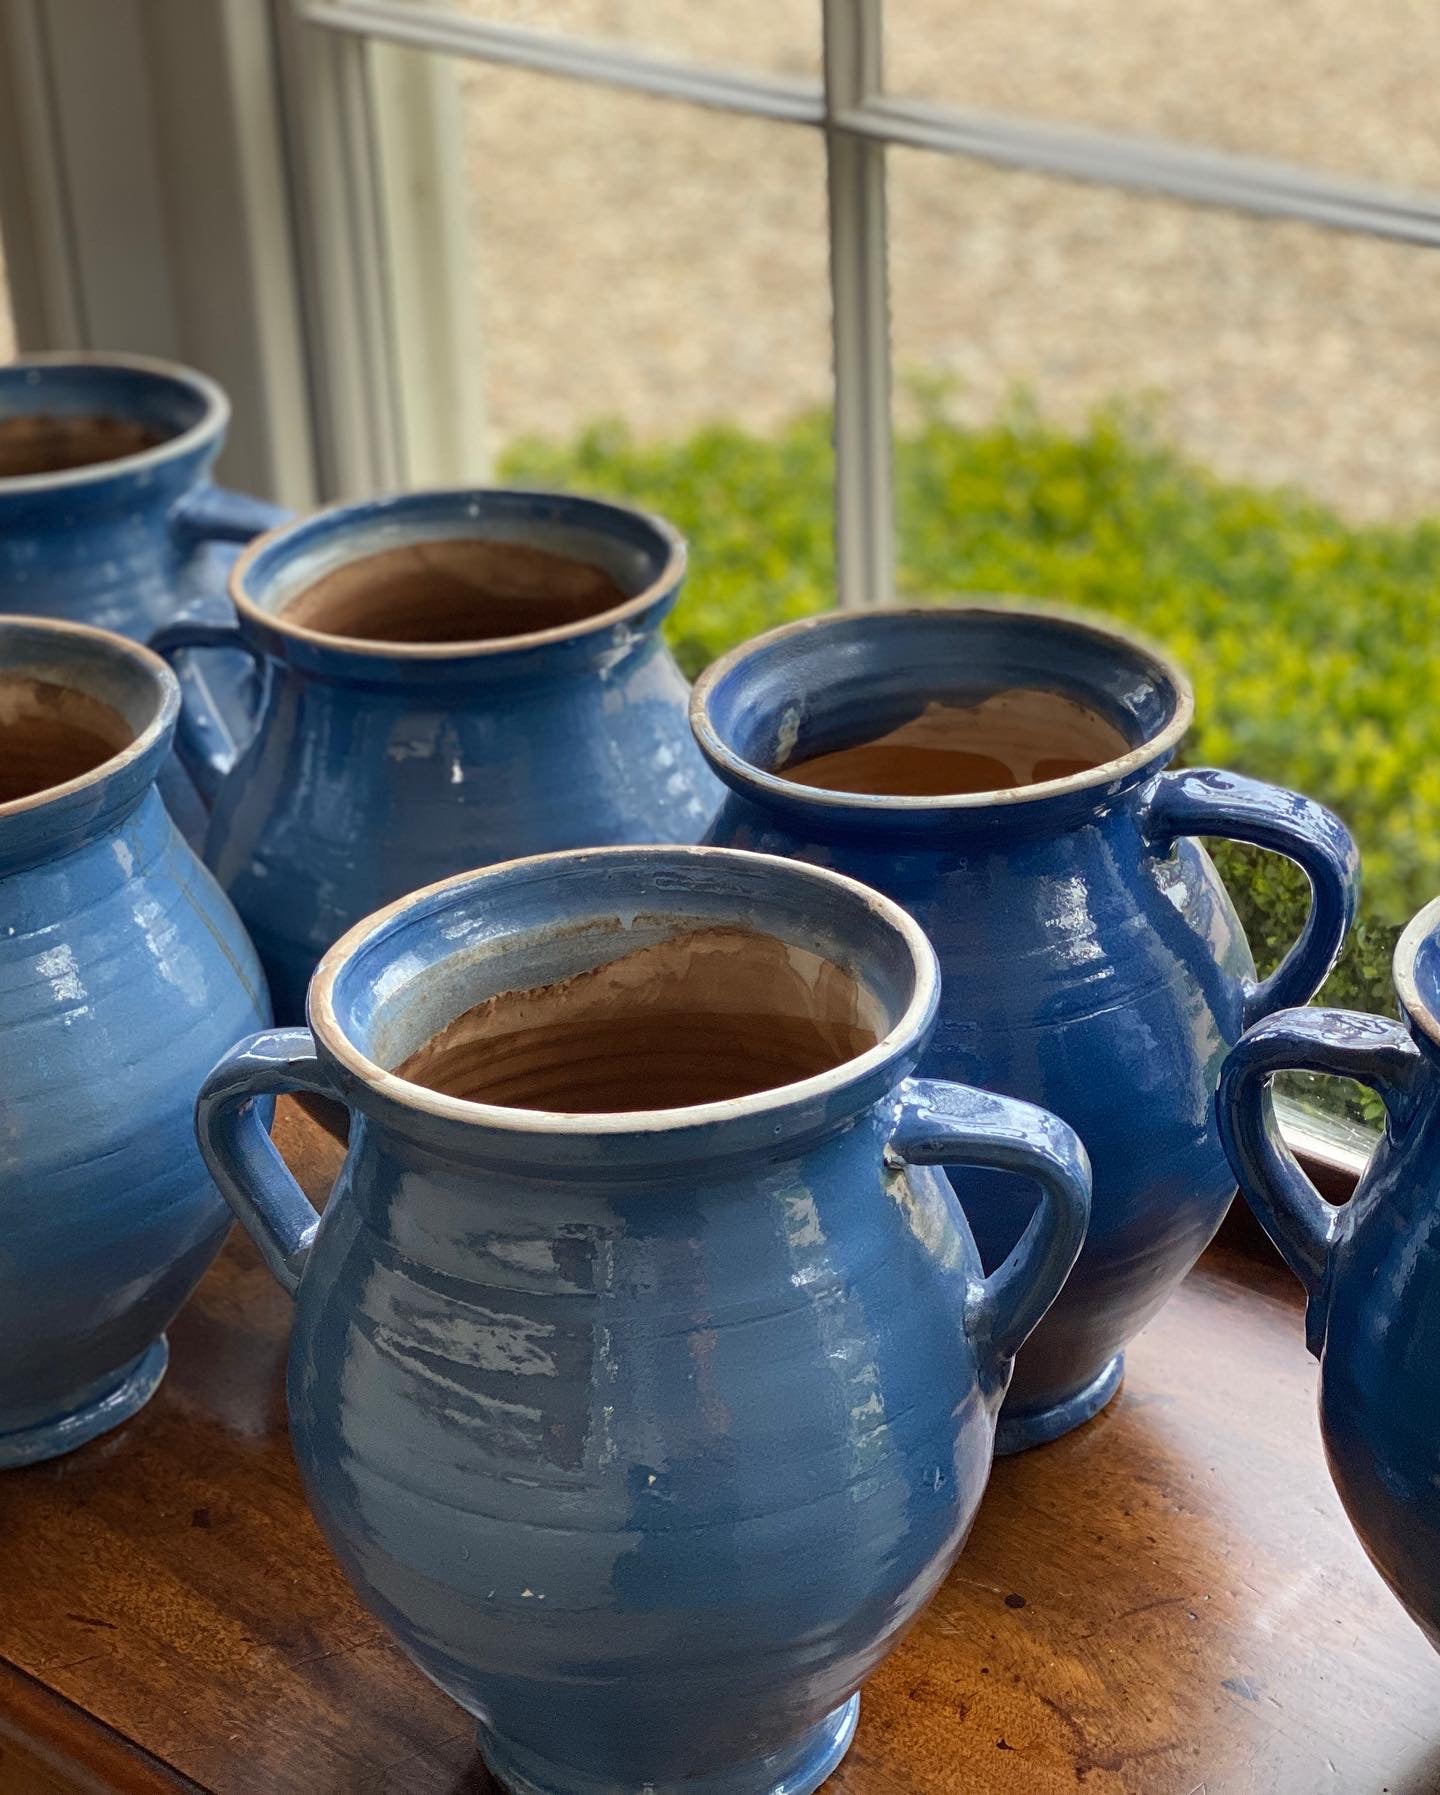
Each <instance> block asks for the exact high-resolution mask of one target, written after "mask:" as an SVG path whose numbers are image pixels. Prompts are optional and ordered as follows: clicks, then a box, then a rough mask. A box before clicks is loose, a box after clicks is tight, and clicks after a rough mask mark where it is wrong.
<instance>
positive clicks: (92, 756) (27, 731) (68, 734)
mask: <svg viewBox="0 0 1440 1795" xmlns="http://www.w3.org/2000/svg"><path fill="white" fill-rule="evenodd" d="M134 739H135V732H134V730H133V729H131V728H130V726H129V724H128V723H126V721H125V719H124V718H123V717H122V716H121V715H120V714H119V712H118V711H115V710H112V709H111V708H110V706H109V705H108V704H105V703H103V702H102V701H101V700H100V699H98V698H95V697H93V696H92V695H91V694H90V693H89V692H81V691H78V690H76V689H75V688H73V687H71V686H61V685H55V684H53V683H52V682H50V681H49V680H43V679H33V678H30V677H27V676H26V675H23V674H16V673H0V804H9V803H13V802H14V800H15V799H17V798H33V797H35V796H36V795H37V794H38V793H41V792H45V791H48V790H49V789H50V788H51V787H52V786H57V785H64V784H65V783H66V782H67V780H71V779H78V778H79V777H80V776H81V774H82V773H90V772H93V771H94V770H95V768H96V767H98V766H101V765H103V763H104V762H105V761H107V760H109V759H110V758H111V757H112V756H113V755H116V754H118V753H120V751H121V750H122V749H124V748H128V747H129V746H130V744H131V742H133V741H134Z"/></svg>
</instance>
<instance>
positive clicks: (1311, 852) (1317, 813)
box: [1141, 767, 1360, 1028]
mask: <svg viewBox="0 0 1440 1795" xmlns="http://www.w3.org/2000/svg"><path fill="white" fill-rule="evenodd" d="M1141 807H1142V811H1141V813H1142V827H1143V828H1144V831H1145V836H1146V839H1147V840H1148V841H1149V842H1150V844H1151V846H1152V847H1153V848H1155V849H1156V850H1157V852H1160V853H1166V852H1168V851H1169V849H1170V848H1171V847H1172V846H1173V845H1174V843H1175V841H1176V840H1177V839H1178V838H1179V837H1180V836H1182V835H1220V836H1223V837H1225V839H1226V840H1228V841H1243V842H1248V843H1249V844H1250V845H1251V846H1252V847H1256V848H1269V849H1271V850H1272V851H1273V852H1274V853H1276V854H1283V855H1284V856H1285V858H1286V859H1287V860H1293V861H1294V862H1295V864H1296V865H1297V866H1298V867H1299V868H1300V870H1301V871H1302V872H1303V873H1304V874H1305V876H1306V878H1307V879H1309V881H1310V914H1309V915H1308V916H1307V917H1306V919H1305V927H1304V928H1303V929H1302V930H1301V931H1300V938H1299V940H1297V941H1296V943H1295V945H1294V946H1293V947H1292V948H1291V949H1290V951H1289V953H1288V954H1286V956H1285V958H1284V959H1283V960H1282V961H1281V962H1280V964H1279V965H1278V966H1277V967H1276V968H1275V970H1274V972H1272V973H1271V974H1270V976H1269V978H1267V979H1264V980H1262V981H1261V983H1260V984H1258V985H1251V986H1249V987H1248V988H1247V990H1246V992H1245V1010H1244V1017H1245V1026H1246V1027H1247V1028H1248V1027H1249V1026H1250V1024H1251V1023H1252V1022H1258V1021H1260V1019H1261V1018H1262V1017H1264V1016H1268V1015H1270V1014H1271V1013H1272V1012H1273V1011H1275V1010H1279V1009H1283V1008H1284V1007H1285V1005H1287V1004H1300V1003H1308V1002H1309V1000H1310V999H1311V998H1312V997H1313V996H1314V995H1315V993H1316V992H1317V991H1318V990H1319V989H1320V987H1321V985H1323V984H1324V982H1325V980H1326V978H1327V977H1328V975H1329V972H1330V968H1331V967H1332V966H1333V965H1334V964H1335V961H1336V958H1337V957H1338V955H1339V953H1340V949H1341V948H1342V947H1343V946H1344V945H1345V937H1346V935H1347V934H1348V933H1349V930H1350V924H1351V923H1352V922H1353V921H1354V920H1355V905H1356V902H1357V900H1358V898H1359V895H1360V854H1359V850H1358V849H1357V848H1356V846H1355V843H1354V841H1353V839H1352V838H1351V835H1350V831H1349V830H1348V829H1347V828H1346V827H1345V825H1344V823H1342V822H1341V821H1340V819H1339V817H1338V816H1336V815H1335V813H1334V811H1333V810H1327V809H1326V808H1325V806H1324V805H1323V804H1317V803H1316V802H1315V801H1314V799H1313V798H1306V797H1302V796H1301V794H1300V793H1299V792H1292V791H1287V790H1286V789H1285V787H1284V786H1280V785H1266V784H1265V783H1264V782H1263V781H1262V780H1259V779H1246V778H1244V777H1243V776H1242V775H1241V774H1239V773H1222V772H1218V771H1216V770H1215V769H1214V768H1208V767H1202V768H1189V769H1185V770H1183V771H1180V772H1174V773H1161V774H1160V775H1159V776H1158V777H1157V778H1155V779H1152V780H1151V782H1150V784H1149V785H1148V786H1147V787H1146V789H1145V791H1144V793H1143V795H1142V798H1141Z"/></svg>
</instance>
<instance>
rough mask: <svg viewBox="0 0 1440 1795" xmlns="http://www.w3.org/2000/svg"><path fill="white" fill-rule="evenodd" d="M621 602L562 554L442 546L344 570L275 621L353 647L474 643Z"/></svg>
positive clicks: (471, 540) (609, 585) (469, 541)
mask: <svg viewBox="0 0 1440 1795" xmlns="http://www.w3.org/2000/svg"><path fill="white" fill-rule="evenodd" d="M628 596H629V595H628V594H627V593H626V592H624V591H623V590H622V589H621V588H620V586H618V585H617V584H616V582H615V581H614V580H613V579H611V577H610V575H609V574H608V573H606V572H605V571H604V569H603V568H599V567H593V566H591V565H590V564H589V563H588V562H586V561H577V560H573V559H572V558H571V557H570V556H568V555H555V554H551V553H550V551H549V550H548V549H538V548H531V547H529V546H528V545H527V544H525V543H519V542H493V541H489V540H484V539H481V538H478V537H456V538H451V539H446V538H443V537H441V538H436V539H434V540H432V541H428V542H415V543H408V544H406V545H405V546H404V547H403V548H392V549H385V550H384V551H383V552H382V553H380V554H377V555H365V556H362V557H361V558H360V559H358V560H355V561H347V562H346V563H345V564H344V565H343V566H341V567H336V568H333V569H332V570H331V571H330V572H329V573H327V574H323V575H322V576H321V577H320V578H319V579H318V580H316V581H315V583H314V584H313V585H311V586H307V587H306V589H305V590H304V591H303V592H301V593H300V594H299V595H298V596H297V597H295V598H293V599H291V600H290V602H289V603H288V604H287V605H286V606H285V607H284V609H283V612H282V615H283V616H284V618H285V620H286V622H287V623H295V624H300V625H302V626H303V627H304V628H306V629H311V630H317V631H319V632H321V633H322V634H324V635H327V636H340V637H344V638H348V639H349V640H352V641H369V642H409V643H424V642H483V641H487V640H492V639H494V638H497V637H506V636H523V635H528V634H529V633H530V631H532V630H545V629H555V628H560V627H563V626H564V625H566V624H571V623H579V622H581V621H582V620H583V619H585V618H587V617H595V616H598V615H599V614H600V613H601V612H602V611H609V610H613V609H614V607H615V606H616V605H621V604H624V603H625V601H626V598H627V597H628Z"/></svg>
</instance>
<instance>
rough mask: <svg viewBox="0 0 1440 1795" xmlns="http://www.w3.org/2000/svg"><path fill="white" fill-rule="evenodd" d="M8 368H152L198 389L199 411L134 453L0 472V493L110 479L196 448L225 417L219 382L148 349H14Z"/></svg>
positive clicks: (147, 370) (1, 496)
mask: <svg viewBox="0 0 1440 1795" xmlns="http://www.w3.org/2000/svg"><path fill="white" fill-rule="evenodd" d="M6 365H7V366H8V367H11V368H20V369H24V368H66V367H69V368H123V369H127V370H129V371H130V372H132V373H136V374H153V375H155V376H156V377H157V378H159V379H163V380H173V381H174V382H175V383H176V384H177V385H178V386H188V387H191V388H193V389H194V391H195V392H196V393H198V394H199V396H200V398H201V399H202V400H203V401H204V403H205V411H204V413H203V415H202V416H201V417H200V419H199V421H198V422H196V423H194V424H192V425H191V426H190V428H189V429H188V430H182V431H181V432H180V434H179V435H178V436H171V437H167V438H166V439H165V441H164V442H163V443H156V444H155V446H154V448H153V449H141V450H140V452H139V453H138V454H136V455H117V456H115V457H114V459H113V460H110V461H95V462H91V463H89V464H88V465H87V466H85V467H72V468H67V469H66V470H64V472H62V473H58V474H11V475H7V476H0V499H5V498H9V497H11V495H12V494H15V493H26V492H54V491H56V490H57V489H61V490H63V489H65V488H69V487H75V486H91V485H96V484H98V483H99V482H100V481H102V480H113V479H114V478H115V476H116V475H117V474H138V473H149V472H151V471H152V470H154V469H155V468H159V467H163V466H164V465H165V464H166V462H169V461H175V460H177V459H178V458H180V457H181V456H184V455H187V454H189V452H190V451H191V450H192V449H198V448H200V447H202V446H203V445H204V444H205V443H207V442H209V441H210V440H211V439H212V438H214V437H216V436H218V435H219V434H220V433H221V432H222V431H223V430H224V429H225V428H226V426H227V425H228V424H229V422H230V401H229V399H228V398H227V397H226V396H225V391H224V388H223V387H221V386H219V385H217V384H216V382H215V381H213V380H212V379H211V378H210V376H209V375H208V374H201V373H198V372H197V371H196V370H195V369H194V368H187V367H185V366H184V365H183V364H182V363H180V362H169V361H162V360H160V359H159V357H158V356H149V355H81V354H77V353H76V352H74V351H73V350H68V349H62V350H53V351H46V352H43V353H39V354H35V355H20V356H17V357H16V358H15V360H14V361H13V362H9V363H7V364H6Z"/></svg>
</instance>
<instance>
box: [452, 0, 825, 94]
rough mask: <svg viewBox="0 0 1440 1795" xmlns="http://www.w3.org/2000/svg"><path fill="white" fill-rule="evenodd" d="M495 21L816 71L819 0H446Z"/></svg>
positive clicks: (770, 69) (720, 60) (656, 52)
mask: <svg viewBox="0 0 1440 1795" xmlns="http://www.w3.org/2000/svg"><path fill="white" fill-rule="evenodd" d="M449 4H450V5H452V6H454V7H455V8H456V9H457V10H459V11H461V12H466V13H469V14H470V15H471V17H473V18H477V19H484V20H485V21H486V22H487V23H488V24H492V25H519V26H522V27H523V28H524V29H525V30H527V31H545V32H550V33H553V34H555V35H556V36H563V37H584V38H590V39H592V40H601V41H604V42H608V43H613V44H626V45H628V46H629V47H630V48H632V49H634V50H638V51H642V52H645V53H648V54H649V55H652V56H661V57H666V58H669V59H671V60H681V61H686V62H703V63H707V64H709V65H711V66H712V67H719V68H742V67H750V68H757V69H763V70H764V71H765V72H766V73H767V74H774V75H791V76H804V77H807V78H809V79H813V80H817V81H818V80H819V78H820V8H819V5H818V4H817V0H730V3H729V4H727V5H724V6H702V5H697V4H696V0H449Z"/></svg>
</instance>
